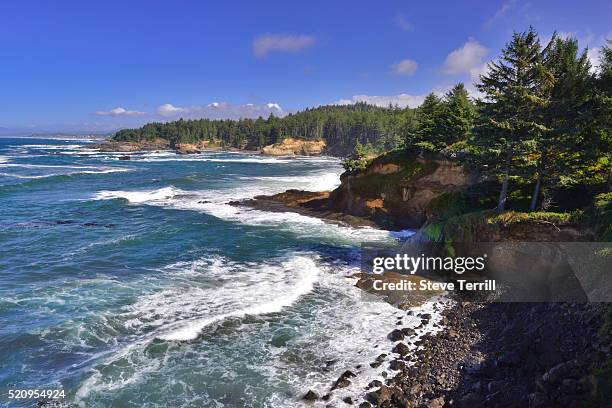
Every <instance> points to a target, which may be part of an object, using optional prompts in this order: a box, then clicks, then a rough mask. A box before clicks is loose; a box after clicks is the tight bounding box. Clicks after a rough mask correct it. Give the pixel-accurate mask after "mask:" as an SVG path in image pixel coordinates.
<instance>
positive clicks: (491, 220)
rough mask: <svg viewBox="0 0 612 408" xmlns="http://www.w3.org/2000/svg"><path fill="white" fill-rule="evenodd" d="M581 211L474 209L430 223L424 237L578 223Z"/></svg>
mask: <svg viewBox="0 0 612 408" xmlns="http://www.w3.org/2000/svg"><path fill="white" fill-rule="evenodd" d="M581 217H582V213H581V212H572V213H570V212H564V213H560V212H544V211H535V212H518V211H507V212H504V213H502V214H497V213H495V212H494V211H493V210H485V211H476V212H471V213H467V214H461V215H457V216H454V217H450V218H448V219H447V220H445V221H439V222H433V223H431V224H429V225H428V226H427V227H425V230H424V233H425V236H426V237H427V238H428V239H429V240H431V241H441V240H442V239H444V240H445V241H446V242H451V241H452V237H455V238H461V240H470V239H473V238H474V237H478V236H479V234H480V232H482V231H483V230H484V229H486V228H503V227H509V226H511V225H517V224H552V225H568V224H572V223H574V222H577V221H578V220H580V218H581Z"/></svg>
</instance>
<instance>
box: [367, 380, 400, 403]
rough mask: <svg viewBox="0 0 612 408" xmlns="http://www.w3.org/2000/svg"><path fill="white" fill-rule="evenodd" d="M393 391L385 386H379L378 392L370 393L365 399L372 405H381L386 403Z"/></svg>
mask: <svg viewBox="0 0 612 408" xmlns="http://www.w3.org/2000/svg"><path fill="white" fill-rule="evenodd" d="M393 392H394V389H393V388H391V387H387V386H386V385H383V386H381V387H380V388H379V389H378V390H376V391H372V392H369V393H367V394H366V398H367V399H368V400H369V401H370V402H371V403H373V404H374V405H379V406H380V405H382V404H383V403H384V402H387V401H389V400H390V399H391V397H392V396H393Z"/></svg>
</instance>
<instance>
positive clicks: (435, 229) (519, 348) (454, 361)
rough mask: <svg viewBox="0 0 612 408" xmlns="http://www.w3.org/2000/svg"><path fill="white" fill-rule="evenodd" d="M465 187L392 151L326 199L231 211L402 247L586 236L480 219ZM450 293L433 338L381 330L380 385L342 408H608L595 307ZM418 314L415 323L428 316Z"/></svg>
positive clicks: (516, 218) (462, 177) (539, 216)
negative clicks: (405, 231)
mask: <svg viewBox="0 0 612 408" xmlns="http://www.w3.org/2000/svg"><path fill="white" fill-rule="evenodd" d="M475 188H481V189H482V188H486V187H482V186H477V184H476V179H475V177H474V176H473V175H472V174H471V173H470V171H468V170H467V169H465V168H464V167H463V166H461V165H460V164H459V163H457V162H455V161H453V160H450V159H448V158H443V157H433V156H430V157H427V156H424V155H419V154H413V155H406V154H402V155H400V154H396V153H392V154H388V155H384V156H382V157H379V158H377V159H374V160H373V161H372V162H371V163H369V165H368V166H367V167H366V168H365V169H362V170H359V171H356V172H346V173H344V174H343V175H342V177H341V185H340V186H339V187H338V188H337V189H335V190H334V191H331V192H307V191H299V190H289V191H286V192H283V193H280V194H276V195H272V196H259V197H255V198H254V199H251V200H247V201H242V202H234V203H232V204H234V205H246V206H250V207H254V208H258V209H263V210H266V211H294V212H298V213H303V214H308V215H311V216H317V217H321V218H324V219H327V220H331V221H332V222H339V223H346V224H350V225H353V226H364V225H376V226H378V227H383V228H388V229H400V228H412V229H415V230H417V233H416V234H415V236H413V237H412V238H411V239H412V240H413V241H414V242H418V241H425V242H439V243H445V244H444V245H449V244H452V243H466V242H468V243H469V242H508V241H511V242H526V241H527V242H533V241H543V242H551V241H553V242H567V241H592V240H593V239H594V233H593V230H592V228H589V226H588V225H586V224H585V223H584V222H581V221H580V219H578V218H572V217H570V216H564V215H561V214H556V213H517V212H512V211H510V212H507V213H504V214H495V213H494V212H492V211H489V210H481V209H479V208H478V206H477V205H476V204H475V203H474V202H473V201H471V193H470V191H471V190H473V189H475ZM470 210H472V211H470ZM501 261H502V262H503V259H501ZM521 267H522V266H521V265H519V264H518V263H517V264H516V265H513V268H515V269H516V268H521ZM513 270H514V269H513ZM357 278H359V279H358V281H357V286H358V287H360V288H362V289H364V290H366V291H371V282H370V280H371V277H369V276H357ZM385 279H387V280H394V279H395V280H397V279H399V277H398V276H391V275H389V276H386V277H385ZM435 294H436V293H431V294H428V295H429V296H433V295H435ZM382 295H383V296H385V298H386V300H387V301H389V302H391V303H392V304H394V305H395V306H397V307H399V308H402V309H405V310H406V313H407V314H408V315H410V314H413V313H414V312H413V310H414V309H412V308H413V307H414V306H415V299H413V298H411V299H402V298H401V297H399V298H398V295H397V294H384V293H383V294H382ZM451 296H452V297H453V302H454V303H453V305H452V306H451V307H447V308H443V310H442V309H441V310H440V312H441V314H442V318H441V320H440V321H439V322H437V323H435V325H437V326H441V327H443V328H444V330H442V331H439V332H437V333H436V334H425V335H420V336H415V329H416V330H419V329H421V328H422V327H416V328H415V327H413V326H404V325H403V323H402V322H401V321H398V327H397V329H396V330H394V331H393V332H391V333H389V339H391V340H393V342H394V346H393V348H392V349H391V350H387V351H385V352H384V353H383V354H381V356H379V358H377V359H376V360H375V361H372V362H371V364H370V365H371V366H372V367H374V366H380V365H383V364H384V365H387V367H388V369H387V370H385V372H384V381H380V380H375V381H372V382H371V383H370V385H369V386H368V388H367V389H366V390H364V393H365V397H364V398H363V399H361V400H359V399H355V398H351V397H346V398H344V399H343V401H344V403H346V404H347V406H350V405H358V406H359V407H360V408H367V407H373V406H378V407H430V408H440V407H470V408H472V407H530V408H536V407H570V406H589V405H587V404H594V405H590V406H593V407H595V406H612V405H610V399H607V400H605V402H601V401H602V398H606V397H605V396H606V395H608V396H610V395H611V394H610V393H611V392H612V388H610V381H609V379H608V380H605V376H609V375H612V365H610V363H609V361H610V342H609V341H610V329H609V327H610V325H611V323H610V321H612V319H611V318H609V317H608V318H607V317H606V314H607V313H609V312H608V307H609V306H608V305H607V304H592V303H568V302H551V303H497V302H495V301H494V299H492V298H491V297H485V296H480V297H476V298H471V299H469V300H466V299H465V298H459V297H457V296H455V295H451ZM422 301H423V299H421V300H417V303H420V302H422ZM418 317H419V318H421V319H422V325H425V324H427V323H428V322H429V319H430V318H431V316H430V315H428V314H421V315H419V316H418ZM359 372H360V370H359V368H358V367H346V371H344V372H343V374H342V375H341V376H340V377H339V378H338V380H337V381H336V382H335V383H334V384H330V389H329V392H328V393H325V394H322V395H319V394H317V393H316V392H314V391H312V390H311V391H309V392H308V393H306V394H305V395H304V396H303V397H304V400H305V401H311V402H323V403H327V402H326V401H329V400H330V395H332V394H333V393H334V392H338V391H337V390H338V389H342V388H343V387H346V386H348V385H349V384H350V382H351V378H352V377H353V376H355V375H359ZM602 373H603V374H602ZM602 375H603V377H604V379H603V380H602ZM602 395H603V396H604V397H602ZM593 401H596V402H593ZM602 403H603V404H604V405H601V404H602ZM605 404H608V405H605Z"/></svg>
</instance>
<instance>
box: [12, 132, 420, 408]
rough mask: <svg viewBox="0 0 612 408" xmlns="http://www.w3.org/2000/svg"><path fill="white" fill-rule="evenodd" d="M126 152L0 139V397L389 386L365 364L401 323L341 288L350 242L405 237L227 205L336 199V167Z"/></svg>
mask: <svg viewBox="0 0 612 408" xmlns="http://www.w3.org/2000/svg"><path fill="white" fill-rule="evenodd" d="M123 154H124V153H101V152H98V151H97V150H95V149H92V148H91V141H82V140H49V139H25V138H0V361H2V364H1V365H0V387H2V389H4V390H6V389H7V388H19V389H24V388H26V389H30V388H31V389H49V388H52V389H59V388H62V389H63V390H65V393H66V401H67V402H69V403H71V404H76V405H79V406H83V407H111V406H112V407H131V406H135V407H144V406H146V407H170V406H171V407H291V406H300V405H301V404H302V402H301V397H302V395H304V394H305V393H306V392H307V391H308V390H310V389H312V390H315V391H316V392H317V393H319V395H324V394H325V393H327V392H328V391H329V388H330V386H331V384H333V382H334V381H335V380H336V379H337V378H338V376H339V375H340V374H341V373H342V372H344V371H345V370H347V369H350V370H352V371H353V372H355V373H356V374H357V376H356V377H355V378H352V379H351V382H352V383H351V385H350V386H349V387H346V388H342V389H340V390H336V391H334V392H333V393H332V394H331V396H330V400H329V401H327V403H334V402H339V403H340V404H343V403H342V402H341V399H342V398H344V397H346V396H351V397H352V398H354V399H356V400H359V398H361V397H363V393H364V389H365V386H366V384H368V383H369V382H370V381H372V380H374V379H382V372H383V371H387V372H389V369H388V368H387V367H386V365H385V364H383V365H381V366H380V367H377V368H372V367H370V365H369V363H370V362H372V361H373V360H374V359H375V358H376V357H377V356H378V355H379V354H381V353H389V350H390V349H391V348H392V346H393V343H392V342H391V341H390V340H388V339H387V334H388V333H389V332H390V331H391V330H393V329H394V328H396V327H397V326H396V323H397V321H398V319H399V318H403V319H404V326H405V325H406V324H407V319H408V318H409V316H406V313H405V312H402V311H400V310H398V309H396V308H394V307H392V306H391V305H389V304H387V303H385V302H383V301H381V300H379V299H366V298H365V297H364V296H363V295H362V293H361V291H360V290H359V289H357V288H356V287H355V286H354V284H355V278H354V277H351V275H352V274H354V273H356V272H358V271H359V248H360V244H361V243H362V242H376V243H382V244H384V243H388V244H390V245H391V244H394V243H396V242H398V240H400V239H402V237H405V236H407V235H409V233H406V232H402V233H392V232H388V231H383V230H378V229H373V228H353V227H349V226H341V225H336V224H332V223H328V222H325V221H322V220H320V219H317V218H312V217H308V216H304V215H299V214H296V213H291V212H285V213H271V212H263V211H258V210H252V209H247V208H242V207H234V206H231V205H228V204H227V203H228V202H229V201H232V200H240V199H245V198H251V197H254V196H256V195H258V194H271V193H277V192H281V191H284V190H286V189H289V188H297V189H304V190H313V191H316V190H329V189H332V188H334V187H335V186H337V185H338V184H339V175H340V174H341V172H342V166H341V164H340V162H339V160H338V159H336V158H328V157H308V158H307V157H304V158H302V157H300V158H280V157H279V158H277V157H266V156H260V155H255V154H246V153H228V152H207V153H202V154H197V155H188V156H180V155H177V154H175V153H173V152H142V153H139V154H135V155H133V156H132V160H129V161H122V160H119V157H120V156H121V155H123ZM430 307H431V305H430V304H426V305H424V306H423V308H424V310H429V308H430ZM417 320H418V319H416V318H415V324H416V322H417ZM28 403H29V404H30V405H27V404H28ZM0 404H5V405H8V406H31V404H32V401H29V402H26V401H21V402H14V401H13V402H8V401H7V400H6V399H5V400H1V401H0ZM11 404H12V405H11Z"/></svg>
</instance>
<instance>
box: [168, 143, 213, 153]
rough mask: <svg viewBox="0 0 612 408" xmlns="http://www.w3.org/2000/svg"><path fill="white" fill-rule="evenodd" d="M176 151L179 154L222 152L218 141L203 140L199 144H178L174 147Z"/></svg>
mask: <svg viewBox="0 0 612 408" xmlns="http://www.w3.org/2000/svg"><path fill="white" fill-rule="evenodd" d="M174 150H176V152H177V153H178V154H194V153H201V152H202V151H211V150H221V145H220V143H219V142H218V141H214V140H213V141H211V140H201V141H199V142H197V143H178V144H177V145H176V146H174Z"/></svg>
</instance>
